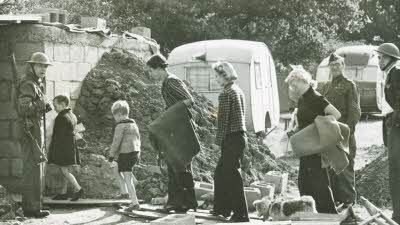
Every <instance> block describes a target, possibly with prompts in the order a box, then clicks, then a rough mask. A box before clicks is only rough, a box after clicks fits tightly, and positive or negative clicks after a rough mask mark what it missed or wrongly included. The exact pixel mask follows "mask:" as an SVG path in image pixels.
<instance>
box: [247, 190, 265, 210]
mask: <svg viewBox="0 0 400 225" xmlns="http://www.w3.org/2000/svg"><path fill="white" fill-rule="evenodd" d="M244 194H245V195H246V202H247V207H248V208H249V210H254V209H255V208H254V205H253V202H254V201H255V200H259V199H261V191H260V190H259V189H258V188H253V187H245V188H244Z"/></svg>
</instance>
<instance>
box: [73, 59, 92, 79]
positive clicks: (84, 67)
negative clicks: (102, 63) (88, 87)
mask: <svg viewBox="0 0 400 225" xmlns="http://www.w3.org/2000/svg"><path fill="white" fill-rule="evenodd" d="M74 69H75V71H73V73H72V74H71V76H70V78H69V80H71V81H83V79H85V77H86V75H87V74H88V73H89V72H90V70H91V69H92V65H91V64H90V63H75V67H74Z"/></svg>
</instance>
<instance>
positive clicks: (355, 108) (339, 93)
mask: <svg viewBox="0 0 400 225" xmlns="http://www.w3.org/2000/svg"><path fill="white" fill-rule="evenodd" d="M322 92H323V95H324V96H325V97H326V99H327V100H328V101H329V102H330V103H331V104H332V105H333V106H335V107H336V108H337V109H338V110H339V112H340V114H341V117H340V119H339V122H342V123H345V124H347V125H348V126H349V127H350V132H351V133H350V137H349V150H350V155H349V165H348V167H347V168H346V169H345V170H344V171H343V172H342V173H341V174H339V175H336V174H335V173H334V171H331V176H330V177H331V187H332V191H333V195H334V198H335V201H338V202H342V203H354V202H355V199H356V190H355V180H354V158H355V156H356V150H357V145H356V140H355V137H354V132H355V128H356V124H357V122H358V121H359V119H360V116H361V109H360V95H359V91H358V88H357V86H356V84H355V83H354V82H353V81H351V80H349V79H348V78H346V77H344V76H343V75H341V76H338V77H335V78H334V79H333V80H332V81H329V82H327V84H326V85H325V86H324V88H323V91H322Z"/></svg>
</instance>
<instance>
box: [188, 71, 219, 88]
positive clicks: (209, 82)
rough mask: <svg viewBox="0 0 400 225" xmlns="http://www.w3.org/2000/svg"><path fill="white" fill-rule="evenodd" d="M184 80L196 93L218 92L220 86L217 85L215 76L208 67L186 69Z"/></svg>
mask: <svg viewBox="0 0 400 225" xmlns="http://www.w3.org/2000/svg"><path fill="white" fill-rule="evenodd" d="M185 71H186V78H185V80H186V81H188V82H189V83H190V85H191V86H192V87H193V89H194V90H196V91H218V90H221V86H220V85H219V84H218V83H217V80H216V78H215V74H214V72H213V71H212V69H211V67H209V66H191V67H186V68H185Z"/></svg>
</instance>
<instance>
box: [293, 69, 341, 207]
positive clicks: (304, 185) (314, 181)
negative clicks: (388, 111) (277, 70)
mask: <svg viewBox="0 0 400 225" xmlns="http://www.w3.org/2000/svg"><path fill="white" fill-rule="evenodd" d="M285 82H287V83H288V84H289V97H290V98H291V99H292V100H293V101H295V102H297V103H298V110H297V120H298V128H297V130H301V129H304V128H305V127H307V126H308V125H310V124H312V123H313V122H314V119H315V118H316V117H317V116H318V115H320V116H324V115H332V116H334V117H335V118H336V119H339V118H340V116H341V115H340V112H339V111H338V110H337V109H336V108H335V107H334V106H333V105H331V104H330V103H329V102H328V101H327V100H326V99H325V97H323V96H322V95H321V94H319V93H318V92H316V91H315V90H314V87H315V81H314V80H312V79H311V75H310V74H309V73H308V72H307V71H305V70H304V69H303V68H302V67H301V66H299V67H295V68H294V70H293V71H292V72H291V73H290V74H289V76H288V78H287V79H286V80H285ZM298 185H299V191H300V195H301V196H303V195H310V196H312V197H313V198H314V200H315V203H316V208H317V211H318V212H319V213H337V211H336V207H335V202H334V199H333V195H332V191H331V188H330V186H329V175H328V172H327V168H322V164H321V155H320V154H313V155H308V156H303V157H301V158H300V168H299V177H298Z"/></svg>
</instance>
